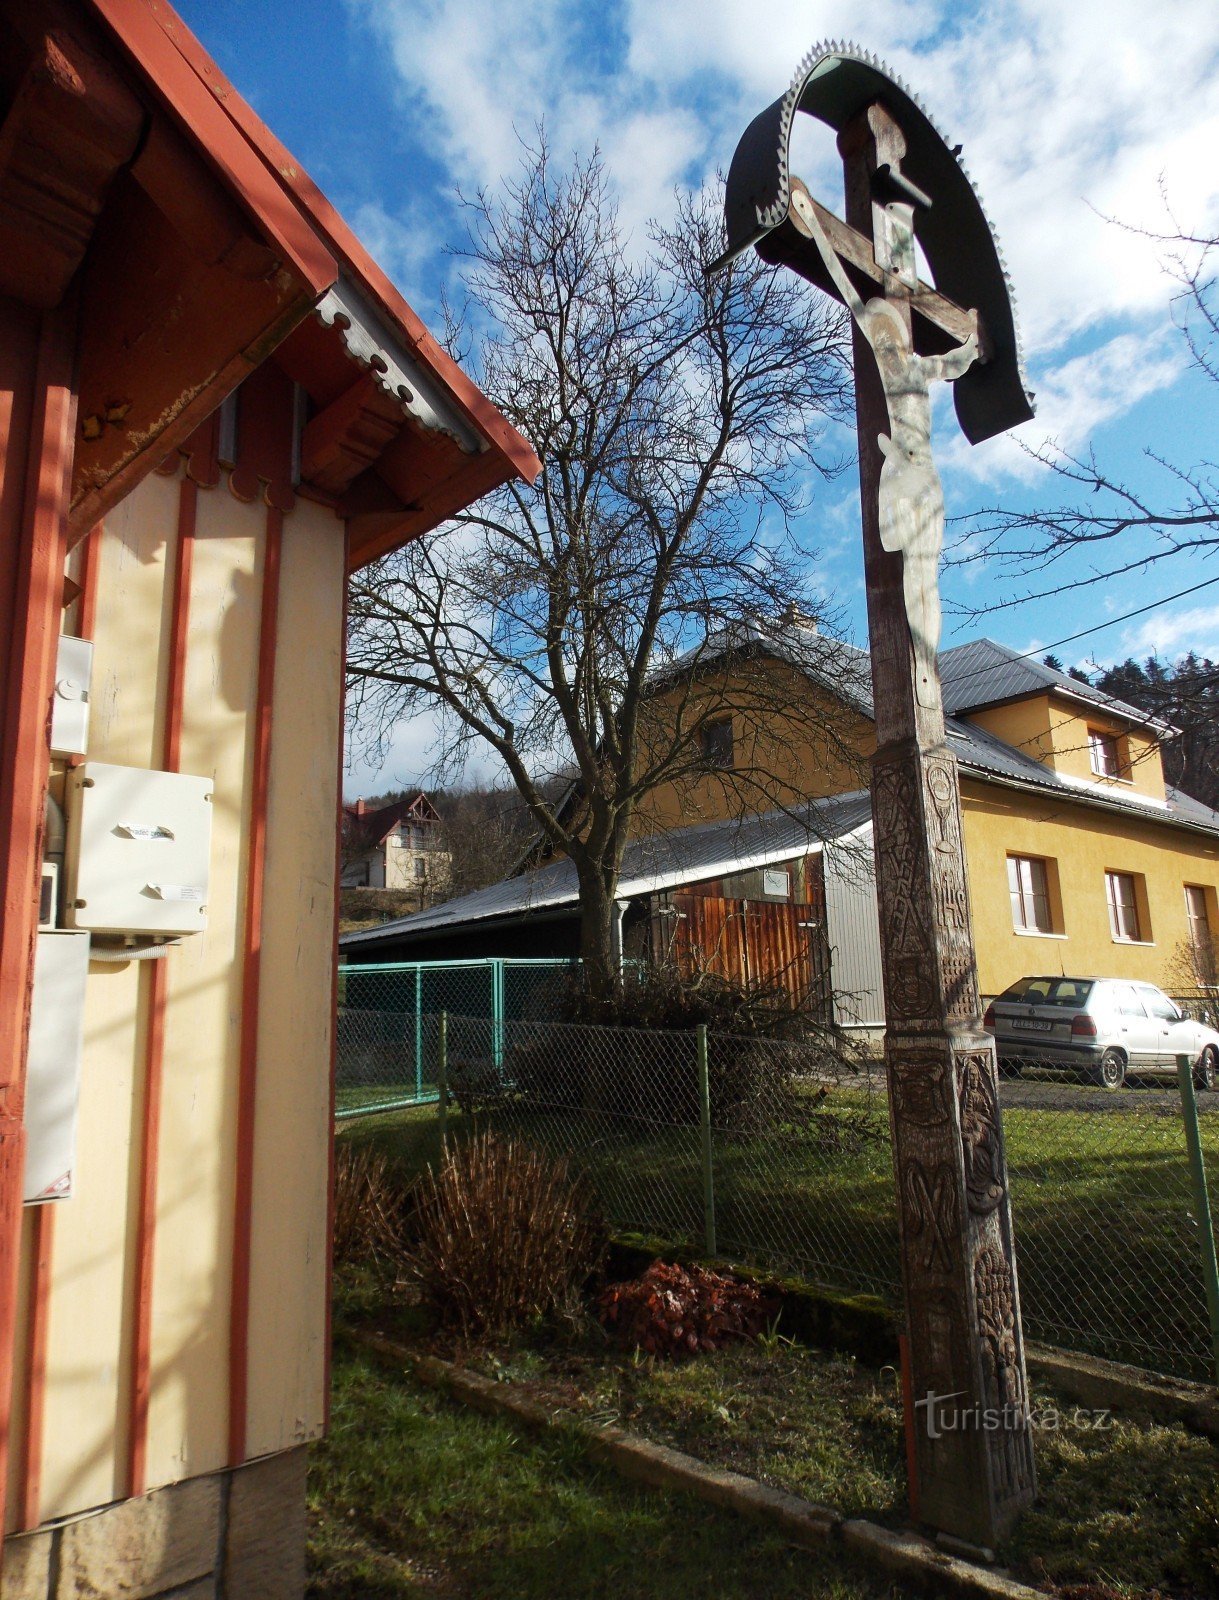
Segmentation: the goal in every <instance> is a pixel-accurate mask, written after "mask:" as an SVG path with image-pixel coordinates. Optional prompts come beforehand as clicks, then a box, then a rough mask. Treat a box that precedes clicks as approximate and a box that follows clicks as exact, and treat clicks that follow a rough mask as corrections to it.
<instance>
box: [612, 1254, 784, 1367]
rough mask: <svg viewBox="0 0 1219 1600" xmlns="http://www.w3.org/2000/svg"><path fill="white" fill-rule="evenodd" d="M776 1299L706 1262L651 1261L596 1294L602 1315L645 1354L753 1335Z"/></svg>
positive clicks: (682, 1351) (711, 1346) (694, 1349)
mask: <svg viewBox="0 0 1219 1600" xmlns="http://www.w3.org/2000/svg"><path fill="white" fill-rule="evenodd" d="M776 1309H777V1302H776V1301H775V1299H774V1297H773V1296H771V1295H766V1294H764V1293H763V1292H762V1291H761V1290H760V1289H757V1288H755V1287H754V1285H753V1284H751V1283H742V1282H741V1281H740V1280H739V1279H738V1278H731V1277H728V1276H727V1275H726V1274H724V1273H722V1272H711V1271H709V1270H708V1269H707V1268H706V1267H698V1266H691V1267H679V1266H676V1265H670V1264H667V1263H666V1262H664V1261H653V1263H652V1265H651V1266H650V1267H649V1268H648V1270H647V1271H646V1272H645V1273H644V1274H643V1275H642V1276H641V1277H638V1278H634V1279H632V1280H631V1281H630V1282H629V1283H612V1284H610V1286H609V1288H608V1289H605V1290H603V1291H602V1293H601V1294H600V1295H599V1296H598V1298H597V1310H598V1312H599V1313H600V1315H601V1320H602V1321H603V1322H604V1323H605V1325H606V1327H607V1328H609V1329H610V1330H611V1331H612V1332H613V1333H615V1334H616V1335H617V1337H618V1338H619V1339H621V1340H622V1342H623V1343H624V1344H626V1345H629V1346H632V1347H633V1348H636V1349H639V1350H646V1351H647V1352H648V1353H649V1354H650V1355H695V1354H697V1353H698V1352H699V1351H703V1350H718V1349H720V1347H721V1346H722V1345H725V1344H728V1343H729V1342H730V1341H731V1340H734V1339H756V1338H757V1336H758V1335H759V1334H760V1333H762V1332H763V1331H764V1330H765V1328H766V1324H767V1322H768V1321H769V1320H770V1319H771V1318H772V1317H773V1316H774V1314H775V1311H776Z"/></svg>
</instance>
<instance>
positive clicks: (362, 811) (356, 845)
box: [339, 789, 453, 904]
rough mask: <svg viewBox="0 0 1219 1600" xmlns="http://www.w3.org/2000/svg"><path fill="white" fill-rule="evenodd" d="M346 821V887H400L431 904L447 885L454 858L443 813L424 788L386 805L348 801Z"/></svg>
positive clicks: (343, 878) (343, 880) (343, 884)
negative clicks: (445, 837)
mask: <svg viewBox="0 0 1219 1600" xmlns="http://www.w3.org/2000/svg"><path fill="white" fill-rule="evenodd" d="M341 826H342V830H343V838H342V847H341V848H342V860H343V866H342V873H341V876H340V879H339V883H340V886H341V887H342V888H344V889H398V890H402V891H403V892H405V893H409V894H417V895H418V896H419V900H420V904H428V903H431V902H432V901H434V900H435V899H436V898H437V897H438V896H440V895H442V894H443V893H444V891H445V889H446V888H447V887H448V883H449V879H450V877H451V876H452V861H453V858H452V856H451V855H450V854H449V852H448V851H447V850H446V849H445V848H444V842H443V835H442V832H441V818H440V813H439V812H438V811H437V810H436V807H435V806H434V805H433V804H432V802H431V800H430V799H429V797H428V796H427V795H426V794H425V793H424V792H423V790H422V789H416V790H415V792H414V793H413V794H408V795H405V796H404V797H403V798H402V799H401V800H394V801H392V802H391V803H390V804H389V805H386V806H376V807H372V806H369V804H368V802H367V801H366V800H357V801H355V803H354V804H352V805H345V806H344V807H343V817H342V823H341Z"/></svg>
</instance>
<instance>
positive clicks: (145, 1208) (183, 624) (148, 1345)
mask: <svg viewBox="0 0 1219 1600" xmlns="http://www.w3.org/2000/svg"><path fill="white" fill-rule="evenodd" d="M198 500H199V487H198V485H197V484H196V483H195V482H194V481H193V480H192V479H190V478H187V477H184V478H183V479H182V481H181V483H180V484H179V486H178V540H177V550H176V553H175V559H174V571H173V579H172V583H173V589H172V598H171V603H170V630H169V665H168V677H167V681H166V688H165V726H164V729H163V732H162V741H161V763H162V766H163V767H164V769H165V771H167V772H177V770H178V768H179V765H180V763H181V751H182V707H183V686H184V683H185V677H186V635H187V628H188V625H189V622H190V579H191V571H192V567H193V563H194V552H195V518H196V513H197V509H198ZM145 972H146V974H147V996H148V998H147V1018H148V1020H147V1027H146V1029H145V1035H144V1039H145V1042H144V1105H143V1114H142V1117H141V1126H140V1167H139V1172H140V1177H139V1192H138V1195H137V1200H136V1240H135V1307H134V1317H133V1324H134V1326H133V1332H132V1340H131V1401H130V1405H131V1416H130V1423H129V1428H128V1434H127V1493H128V1495H129V1496H131V1498H133V1499H134V1498H135V1497H136V1496H138V1495H142V1494H143V1493H144V1491H145V1489H146V1488H147V1487H148V1481H147V1466H148V1402H149V1397H150V1395H151V1392H152V1380H151V1371H152V1283H153V1265H154V1261H155V1256H156V1236H157V1187H158V1178H159V1157H160V1145H161V1089H162V1083H163V1080H164V1071H165V1008H166V1001H167V999H168V994H169V972H168V969H167V967H166V965H165V962H164V961H152V962H149V964H148V966H147V967H146V968H145Z"/></svg>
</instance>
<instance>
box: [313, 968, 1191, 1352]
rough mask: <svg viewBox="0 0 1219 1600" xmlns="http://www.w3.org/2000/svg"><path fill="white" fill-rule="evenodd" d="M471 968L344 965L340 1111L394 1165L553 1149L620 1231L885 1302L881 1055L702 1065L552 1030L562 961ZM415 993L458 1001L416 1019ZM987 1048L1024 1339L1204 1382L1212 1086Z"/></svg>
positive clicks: (896, 1278)
mask: <svg viewBox="0 0 1219 1600" xmlns="http://www.w3.org/2000/svg"><path fill="white" fill-rule="evenodd" d="M488 965H489V964H488V963H470V964H469V965H468V966H467V967H465V968H464V969H456V970H454V969H453V968H452V967H450V966H449V964H446V971H445V974H444V976H443V978H442V977H441V976H440V975H439V974H438V973H435V972H433V973H429V972H428V969H427V965H426V964H423V965H422V967H420V966H415V965H412V966H403V967H401V968H400V969H398V971H397V972H395V973H387V972H384V971H381V972H379V973H376V974H374V973H373V971H372V970H371V969H370V971H369V973H368V974H367V975H364V974H363V973H362V972H361V970H360V969H356V968H349V969H347V971H346V974H345V977H344V990H343V1008H342V1011H341V1015H340V1030H341V1032H340V1038H341V1040H343V1041H344V1043H343V1047H342V1049H341V1051H340V1113H342V1112H343V1111H344V1110H345V1111H346V1112H347V1113H348V1114H351V1113H353V1112H354V1111H355V1110H358V1109H360V1108H364V1109H366V1110H379V1111H382V1112H384V1111H386V1110H388V1109H389V1108H391V1107H393V1106H395V1105H396V1106H398V1107H399V1108H400V1109H399V1111H398V1113H397V1118H396V1120H395V1118H393V1117H378V1118H377V1119H376V1137H377V1139H378V1142H379V1143H380V1144H381V1146H382V1148H386V1147H387V1146H389V1147H393V1146H395V1144H396V1147H397V1148H398V1149H399V1151H400V1152H401V1154H402V1158H403V1160H404V1162H405V1163H406V1164H407V1165H413V1164H417V1163H420V1162H422V1161H423V1160H424V1159H431V1158H432V1157H433V1156H434V1154H435V1151H436V1150H437V1149H438V1147H439V1146H438V1135H439V1134H440V1133H441V1132H447V1135H448V1136H449V1137H461V1136H462V1134H463V1131H464V1130H466V1129H468V1128H469V1127H471V1126H473V1125H475V1124H476V1123H483V1122H489V1123H490V1124H491V1125H493V1126H495V1127H497V1128H500V1129H502V1130H503V1131H505V1132H512V1133H517V1134H519V1135H521V1136H522V1137H525V1138H528V1139H530V1140H531V1141H533V1142H534V1143H536V1144H540V1145H542V1146H544V1147H546V1148H548V1149H551V1150H554V1151H556V1152H561V1153H562V1154H564V1155H567V1156H568V1157H570V1158H573V1159H574V1160H575V1162H576V1163H577V1164H578V1165H579V1166H580V1167H581V1168H582V1169H583V1170H585V1171H586V1172H587V1173H588V1175H589V1176H590V1178H591V1179H592V1180H593V1183H594V1185H595V1187H596V1190H597V1193H598V1195H599V1199H600V1203H601V1205H602V1207H603V1209H604V1212H605V1215H606V1218H607V1220H608V1221H609V1222H610V1223H611V1224H612V1225H613V1226H614V1227H616V1228H618V1229H629V1230H637V1231H640V1232H645V1233H649V1234H653V1235H656V1236H658V1237H660V1238H664V1239H667V1240H672V1241H674V1242H675V1243H682V1244H686V1245H693V1246H695V1247H697V1248H699V1249H703V1250H706V1251H707V1252H708V1253H711V1254H715V1253H717V1252H718V1253H719V1254H720V1255H724V1256H728V1257H730V1258H733V1259H737V1260H742V1261H749V1262H753V1263H756V1264H758V1265H761V1266H765V1267H768V1268H771V1269H774V1270H776V1271H779V1272H787V1273H792V1274H795V1275H799V1276H801V1277H803V1278H806V1279H808V1280H810V1281H812V1282H814V1283H818V1284H820V1285H822V1286H824V1287H827V1288H830V1289H833V1290H836V1291H839V1292H848V1293H858V1292H866V1293H871V1294H875V1295H878V1296H880V1297H881V1298H882V1299H884V1300H885V1301H887V1302H888V1303H890V1304H892V1305H894V1306H896V1305H897V1304H898V1303H899V1301H900V1269H899V1261H898V1249H897V1218H896V1211H895V1200H894V1187H893V1177H892V1159H891V1151H890V1142H889V1121H888V1115H889V1113H888V1099H887V1094H886V1089H885V1079H884V1070H883V1066H882V1064H881V1063H880V1062H879V1061H877V1060H876V1059H875V1058H869V1057H868V1056H866V1055H863V1054H853V1053H852V1054H844V1053H843V1051H842V1049H841V1048H839V1046H838V1045H837V1043H836V1042H835V1041H834V1040H832V1039H831V1038H829V1037H825V1038H813V1039H809V1040H807V1041H804V1042H801V1043H781V1042H776V1041H771V1040H765V1039H757V1038H739V1037H730V1036H724V1035H712V1036H710V1037H709V1038H707V1040H706V1044H705V1047H704V1050H703V1051H702V1052H700V1045H699V1037H698V1034H697V1033H696V1032H672V1031H671V1032H665V1031H659V1030H650V1029H649V1030H643V1029H629V1028H605V1027H591V1026H583V1025H577V1024H565V1023H555V1022H552V1021H548V1020H545V1018H546V1015H547V1013H548V1012H551V1013H552V1012H553V1009H554V1008H555V1007H556V1006H557V1003H558V1000H559V998H560V997H561V993H562V985H564V984H565V983H566V981H567V976H568V975H567V972H566V970H565V969H560V968H558V967H557V966H556V964H553V963H534V964H529V965H528V966H526V965H525V964H521V966H520V967H519V968H518V969H517V971H516V972H515V973H510V972H509V971H508V970H505V971H504V972H503V974H502V976H496V975H495V974H492V973H489V972H488V970H487V969H488ZM503 965H504V968H505V969H508V968H509V966H510V964H509V963H504V964H503ZM391 980H392V985H396V986H397V987H396V988H394V987H392V986H390V984H391ZM374 984H376V986H377V987H376V988H375V989H374V988H373V985H374ZM497 984H498V985H499V986H500V988H499V993H500V994H501V995H502V996H503V997H504V998H502V999H501V1000H500V1001H499V1002H498V1003H497V1002H496V999H495V994H496V988H495V986H496V985H497ZM416 993H418V995H419V996H421V1000H422V1005H423V1006H424V1007H427V1006H428V1005H429V1004H431V1005H433V1006H436V1004H437V1001H438V1000H439V999H440V998H441V997H443V998H444V999H446V1000H456V1001H457V1002H458V1004H455V1005H454V1006H453V1007H452V1010H451V1012H449V1008H448V1007H447V1006H444V1005H440V1006H437V1009H435V1010H427V1009H422V1010H421V1009H419V1008H418V1006H417V1005H412V1004H410V1003H409V1002H410V1001H411V1000H412V999H413V997H414V995H415V994H416ZM463 994H464V996H466V997H470V996H473V997H474V1004H473V1006H472V1008H471V1007H469V1004H467V1007H465V1008H463V1007H462V1005H461V1004H460V1001H461V999H462V997H463ZM403 996H405V998H403ZM509 996H511V998H510V999H509V998H508V997H509ZM386 997H389V998H390V999H391V1000H394V998H395V997H397V1000H396V1003H394V1004H392V1005H391V1006H390V1007H389V1009H388V1010H385V1011H381V1010H379V1009H378V1007H377V1006H376V1005H375V1004H374V1003H373V1002H374V1001H376V1000H378V999H379V1000H381V1001H382V1003H384V1001H385V999H386ZM1183 1009H1186V1008H1185V1007H1183ZM1189 1009H1190V1010H1191V1011H1192V1010H1194V1008H1193V1007H1190V1008H1189ZM441 1011H444V1012H446V1013H448V1014H446V1015H445V1017H444V1021H443V1025H442V1021H441V1017H440V1014H439V1013H440V1012H441ZM530 1011H532V1012H533V1016H532V1017H531V1016H529V1015H528V1014H527V1013H529V1012H530ZM513 1013H514V1014H513ZM1194 1014H1195V1015H1197V1012H1196V1011H1195V1012H1194ZM1000 1055H1001V1057H1002V1058H1003V1060H1004V1067H1005V1071H1004V1073H1003V1075H1002V1076H1001V1080H1000V1082H1001V1087H1000V1096H1001V1101H1002V1106H1003V1126H1004V1136H1005V1140H1006V1146H1007V1160H1008V1173H1009V1179H1010V1185H1011V1194H1012V1210H1013V1219H1014V1225H1015V1231H1016V1242H1017V1257H1018V1267H1019V1274H1020V1291H1021V1302H1022V1306H1023V1312H1024V1321H1025V1330H1026V1333H1027V1335H1028V1337H1029V1338H1031V1339H1036V1340H1040V1341H1043V1342H1045V1343H1049V1344H1054V1345H1058V1346H1062V1347H1064V1348H1068V1349H1074V1350H1079V1351H1085V1352H1089V1353H1092V1354H1096V1355H1099V1356H1103V1357H1106V1358H1108V1359H1111V1360H1118V1361H1126V1362H1131V1363H1133V1364H1136V1365H1139V1366H1143V1367H1146V1368H1149V1369H1151V1370H1155V1371H1162V1372H1169V1373H1174V1374H1179V1375H1181V1376H1185V1377H1193V1378H1200V1379H1206V1378H1208V1377H1213V1375H1214V1366H1213V1356H1212V1333H1211V1319H1210V1315H1209V1306H1208V1298H1207V1271H1206V1253H1205V1251H1204V1249H1203V1241H1204V1238H1205V1237H1206V1235H1205V1234H1204V1232H1203V1224H1202V1221H1201V1218H1202V1216H1203V1212H1202V1208H1201V1206H1200V1202H1199V1184H1198V1177H1199V1173H1200V1172H1201V1173H1203V1174H1205V1175H1206V1176H1207V1178H1208V1180H1209V1186H1210V1189H1211V1191H1212V1192H1214V1190H1215V1186H1216V1184H1217V1183H1219V1090H1216V1089H1211V1088H1209V1087H1207V1086H1206V1081H1205V1080H1206V1078H1207V1073H1206V1071H1205V1070H1202V1068H1204V1066H1205V1063H1199V1064H1197V1066H1195V1069H1194V1070H1193V1071H1192V1072H1191V1073H1187V1074H1186V1077H1187V1079H1189V1078H1196V1079H1197V1080H1198V1081H1197V1086H1196V1087H1195V1088H1193V1090H1192V1092H1190V1093H1188V1094H1185V1093H1184V1092H1183V1086H1181V1085H1179V1084H1178V1080H1177V1075H1176V1070H1175V1067H1174V1065H1173V1061H1172V1060H1171V1059H1169V1058H1164V1059H1162V1060H1160V1061H1158V1062H1157V1063H1155V1064H1153V1065H1147V1064H1144V1065H1143V1066H1141V1067H1139V1068H1131V1069H1130V1070H1128V1071H1126V1072H1125V1073H1124V1074H1123V1075H1122V1076H1121V1077H1120V1079H1119V1081H1117V1082H1116V1083H1115V1082H1113V1081H1112V1080H1113V1074H1112V1072H1110V1073H1109V1074H1108V1076H1107V1077H1106V1073H1105V1072H1104V1071H1102V1069H1101V1066H1100V1064H1099V1058H1098V1062H1097V1063H1094V1064H1091V1065H1087V1066H1082V1067H1076V1068H1074V1069H1073V1068H1070V1067H1068V1066H1066V1065H1064V1063H1063V1061H1062V1059H1061V1055H1060V1056H1059V1058H1055V1056H1054V1054H1053V1052H1052V1051H1050V1050H1048V1049H1047V1050H1046V1053H1045V1054H1038V1053H1036V1048H1035V1047H1034V1046H1033V1045H1029V1046H1026V1047H1025V1048H1024V1050H1023V1051H1022V1052H1021V1055H1020V1059H1018V1060H1017V1059H1013V1056H1012V1054H1011V1053H1010V1052H1009V1053H1008V1054H1007V1055H1006V1056H1005V1055H1004V1046H1003V1043H1002V1040H1001V1041H1000ZM442 1084H443V1087H444V1091H445V1093H444V1098H443V1100H442V1099H440V1097H439V1091H440V1088H441V1085H442ZM1186 1087H1188V1085H1187V1086H1186ZM1191 1106H1192V1107H1196V1113H1195V1122H1194V1125H1195V1126H1196V1128H1197V1146H1196V1149H1197V1161H1196V1163H1194V1164H1192V1165H1191V1159H1190V1149H1189V1126H1190V1116H1191ZM1208 1231H1210V1230H1208ZM1211 1239H1212V1242H1213V1232H1211Z"/></svg>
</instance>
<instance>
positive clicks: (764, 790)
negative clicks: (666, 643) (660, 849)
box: [635, 660, 876, 833]
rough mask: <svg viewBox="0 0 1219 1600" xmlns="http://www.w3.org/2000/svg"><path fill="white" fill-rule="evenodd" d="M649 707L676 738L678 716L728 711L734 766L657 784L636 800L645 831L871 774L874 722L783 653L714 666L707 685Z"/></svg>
mask: <svg viewBox="0 0 1219 1600" xmlns="http://www.w3.org/2000/svg"><path fill="white" fill-rule="evenodd" d="M650 715H651V716H652V717H653V718H654V719H655V721H656V724H657V725H658V726H659V727H660V728H661V729H663V730H664V732H663V733H662V734H661V735H660V737H662V738H671V732H670V730H671V729H672V726H673V722H674V719H675V718H676V717H678V716H680V717H681V726H683V727H689V728H696V727H697V726H698V724H699V723H700V722H701V721H703V720H704V719H707V718H710V719H711V720H718V719H719V718H720V717H723V716H727V715H731V716H732V720H733V733H734V744H735V747H736V757H737V759H736V771H735V773H734V774H726V773H725V774H721V773H718V772H710V773H706V772H700V771H697V770H695V771H692V772H690V773H689V774H687V775H683V776H682V777H681V778H678V779H675V780H671V781H668V782H666V783H663V784H660V785H659V786H658V787H657V788H656V789H654V790H653V791H652V793H651V794H650V795H649V796H648V797H647V799H646V800H645V801H644V802H642V803H641V805H640V807H639V810H638V812H637V814H636V826H635V831H636V832H639V833H643V832H648V831H650V830H652V829H656V828H660V829H663V828H671V827H681V826H683V825H685V824H688V823H692V822H701V821H706V820H711V819H713V818H716V817H724V816H742V815H749V814H751V813H756V812H760V811H769V810H773V809H774V808H775V807H776V806H779V805H784V804H788V803H790V802H792V801H794V800H799V799H802V798H805V799H809V798H820V797H821V796H824V795H832V794H846V793H849V792H850V791H851V790H854V789H862V788H866V787H867V784H868V768H867V758H868V756H869V755H870V754H871V751H872V749H873V748H874V746H875V743H876V735H875V730H874V728H873V726H872V723H871V722H870V721H869V719H868V718H866V717H864V716H862V715H861V714H860V713H859V712H856V711H853V710H851V709H850V708H849V707H846V706H844V705H843V704H842V702H841V701H839V700H837V699H835V698H834V697H832V696H830V695H829V694H827V693H825V692H823V691H822V690H820V689H817V688H815V687H813V686H811V685H810V684H809V680H808V679H807V677H805V676H804V674H803V673H800V672H797V671H796V670H795V669H794V668H792V667H790V666H787V665H785V664H784V663H782V662H776V661H773V660H760V661H757V662H754V663H750V664H749V665H748V666H747V667H746V668H744V669H740V670H736V671H734V672H732V673H730V674H727V675H725V676H723V677H713V676H711V675H709V676H708V681H707V682H706V684H705V685H702V686H696V687H695V688H693V689H692V690H689V691H677V690H675V691H673V692H672V693H670V694H667V695H663V696H658V697H657V698H656V700H655V701H654V702H653V704H652V706H651V708H650ZM644 747H645V750H646V748H647V744H646V731H645V735H644ZM692 759H693V758H692ZM695 764H696V763H695Z"/></svg>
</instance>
